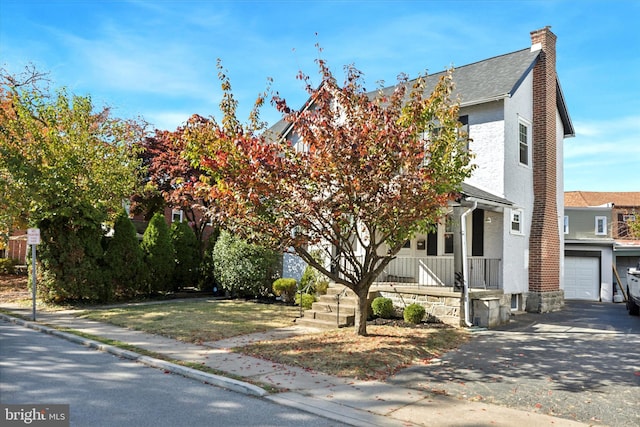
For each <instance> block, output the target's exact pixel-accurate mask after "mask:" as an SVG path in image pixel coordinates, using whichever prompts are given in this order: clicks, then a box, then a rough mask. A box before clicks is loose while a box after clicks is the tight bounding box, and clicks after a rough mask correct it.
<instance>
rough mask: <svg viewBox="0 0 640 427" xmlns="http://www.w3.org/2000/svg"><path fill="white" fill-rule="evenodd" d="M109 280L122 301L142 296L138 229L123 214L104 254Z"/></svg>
mask: <svg viewBox="0 0 640 427" xmlns="http://www.w3.org/2000/svg"><path fill="white" fill-rule="evenodd" d="M104 264H105V280H108V281H109V282H110V286H109V290H110V291H111V292H113V293H114V294H115V296H118V297H129V296H134V295H136V294H138V293H139V292H140V291H141V290H142V289H141V286H142V283H143V279H144V271H145V269H144V263H143V259H142V249H140V243H139V242H138V236H137V234H136V228H135V226H134V225H133V222H131V220H130V219H129V216H128V215H127V213H126V212H125V211H124V210H123V211H122V212H121V213H120V214H119V215H118V217H117V218H116V221H115V223H114V225H113V237H111V239H109V240H108V242H107V250H106V251H105V254H104Z"/></svg>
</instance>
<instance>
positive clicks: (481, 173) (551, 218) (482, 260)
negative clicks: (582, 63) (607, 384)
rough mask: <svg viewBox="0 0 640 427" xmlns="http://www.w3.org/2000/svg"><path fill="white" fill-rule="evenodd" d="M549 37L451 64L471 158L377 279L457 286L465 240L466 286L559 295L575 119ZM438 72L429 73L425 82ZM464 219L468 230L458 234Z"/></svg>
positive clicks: (533, 302) (521, 305)
mask: <svg viewBox="0 0 640 427" xmlns="http://www.w3.org/2000/svg"><path fill="white" fill-rule="evenodd" d="M555 46H556V36H555V35H554V34H553V33H552V32H551V31H550V29H549V27H546V28H543V29H540V30H537V31H533V32H531V45H530V46H527V47H526V48H524V49H522V50H518V51H516V52H511V53H507V54H504V55H501V56H497V57H493V58H489V59H484V60H481V61H478V62H475V63H472V64H469V65H464V66H460V67H457V68H455V70H454V72H453V80H454V83H455V86H456V89H455V92H454V97H455V96H458V97H459V98H460V101H461V108H460V122H461V123H462V125H463V126H464V127H465V130H466V131H467V132H468V135H469V137H470V139H471V141H470V144H469V149H470V150H471V151H472V152H473V153H474V154H475V158H474V160H473V163H475V164H476V165H477V167H476V169H475V171H474V172H473V175H472V176H471V177H470V178H469V179H468V180H467V181H466V182H465V183H464V184H463V187H462V194H461V197H460V199H459V200H458V201H457V202H455V203H452V204H451V206H450V212H449V215H448V216H447V218H444V219H443V220H442V222H441V224H440V225H439V226H438V230H437V232H436V233H433V234H430V235H417V236H415V238H413V239H412V240H411V241H408V242H407V243H406V245H405V247H404V248H403V249H402V250H401V251H400V253H399V254H398V256H397V258H396V259H395V260H394V261H392V263H391V264H390V265H389V266H388V268H387V269H386V270H385V272H384V273H383V274H382V275H380V277H378V283H379V284H381V285H384V284H394V285H395V286H398V285H401V286H402V287H403V288H406V287H411V286H413V287H416V288H427V287H442V288H447V289H450V290H452V292H456V291H458V292H459V285H460V283H459V282H460V278H461V277H463V276H462V275H460V274H456V273H459V272H458V271H457V267H456V265H461V263H459V262H456V259H459V257H460V256H461V255H460V251H459V248H460V247H463V249H464V250H463V251H462V254H463V255H462V256H464V266H465V267H464V269H466V272H464V273H465V276H464V277H466V278H467V279H466V283H467V284H468V286H469V287H470V288H472V289H493V290H496V291H498V292H500V293H501V294H503V295H504V298H503V299H506V300H509V301H511V309H514V310H525V309H526V310H527V311H533V312H545V311H551V310H556V309H558V308H560V307H561V306H562V305H563V301H564V300H563V287H564V283H563V273H562V272H563V265H564V261H563V260H564V255H563V245H564V233H563V217H564V213H563V194H564V193H563V140H564V139H565V138H568V137H572V136H574V128H573V124H572V122H571V119H570V117H569V113H568V110H567V106H566V103H565V99H564V96H563V94H562V90H561V87H560V83H559V80H558V78H557V75H556V66H555V64H556V49H555ZM441 74H442V73H436V74H432V75H430V76H428V83H429V82H431V83H430V85H429V86H428V87H433V85H434V84H435V82H436V81H437V80H438V78H439V77H440V76H441ZM385 90H389V91H391V90H393V88H392V87H390V88H388V89H385ZM427 90H428V89H427ZM281 126H284V125H283V124H282V123H279V124H277V125H275V126H274V128H272V130H273V131H276V132H281V133H282V132H284V131H285V129H284V128H282V129H280V128H279V127H281ZM460 229H462V230H463V231H464V233H463V234H462V235H464V236H465V238H464V240H462V241H458V242H456V239H458V240H461V238H460V237H458V236H460V235H461V233H460V232H459V231H460ZM454 254H455V256H454ZM456 277H458V280H456Z"/></svg>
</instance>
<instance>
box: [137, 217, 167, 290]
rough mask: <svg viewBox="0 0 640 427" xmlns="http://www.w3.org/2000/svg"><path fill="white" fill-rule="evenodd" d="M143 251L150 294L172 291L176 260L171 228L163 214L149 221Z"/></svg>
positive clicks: (142, 245) (143, 237) (144, 236)
mask: <svg viewBox="0 0 640 427" xmlns="http://www.w3.org/2000/svg"><path fill="white" fill-rule="evenodd" d="M141 249H142V252H143V254H144V263H145V265H146V266H147V271H148V275H147V289H148V291H149V293H155V292H167V291H170V290H171V289H172V282H173V271H174V269H175V264H176V260H175V252H174V249H173V244H172V243H171V236H170V234H169V226H167V223H166V222H165V220H164V216H163V215H162V214H161V213H156V214H155V215H153V217H152V218H151V221H149V225H148V226H147V229H146V230H145V231H144V235H143V236H142V244H141Z"/></svg>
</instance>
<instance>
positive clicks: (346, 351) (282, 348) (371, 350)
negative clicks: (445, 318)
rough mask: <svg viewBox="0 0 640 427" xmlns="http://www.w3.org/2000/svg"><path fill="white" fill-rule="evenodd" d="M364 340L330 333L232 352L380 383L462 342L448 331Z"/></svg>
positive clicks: (387, 330)
mask: <svg viewBox="0 0 640 427" xmlns="http://www.w3.org/2000/svg"><path fill="white" fill-rule="evenodd" d="M367 333H368V336H366V337H363V336H357V335H355V333H354V331H353V329H352V328H344V329H334V330H329V331H326V332H321V333H317V334H310V335H308V336H297V337H292V338H289V339H285V340H278V341H261V342H257V343H254V344H251V345H248V346H245V347H242V348H238V349H235V350H236V351H238V352H241V353H244V354H249V355H252V356H256V357H261V358H264V359H267V360H270V361H273V362H278V363H284V364H288V365H293V366H299V367H301V368H307V369H313V370H316V371H320V372H325V373H328V374H332V375H337V376H340V377H349V378H355V379H362V380H373V379H377V380H384V379H385V378H387V377H389V376H390V375H393V374H394V373H396V372H397V371H399V370H400V369H402V368H404V367H407V366H409V365H413V364H422V363H428V362H429V361H430V360H431V359H433V358H436V357H439V356H440V355H441V354H442V353H443V352H446V351H448V350H451V349H453V348H456V347H457V346H459V345H460V344H462V343H463V342H465V341H466V340H467V338H468V335H467V334H466V333H465V332H464V331H462V330H459V329H455V328H451V327H437V328H429V327H401V326H374V325H369V326H367Z"/></svg>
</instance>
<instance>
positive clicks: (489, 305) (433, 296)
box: [370, 284, 511, 328]
mask: <svg viewBox="0 0 640 427" xmlns="http://www.w3.org/2000/svg"><path fill="white" fill-rule="evenodd" d="M377 296H382V297H385V298H389V299H391V301H393V306H394V307H395V308H396V313H397V314H398V315H399V316H402V310H403V309H404V307H406V306H408V305H409V304H414V303H416V304H420V305H422V306H423V307H424V308H425V311H426V314H425V320H426V321H431V322H442V323H446V324H448V325H451V326H455V327H460V326H466V325H465V324H464V300H463V298H462V292H456V291H454V290H453V288H444V287H427V286H421V287H417V286H406V285H405V286H402V285H401V284H398V285H374V286H372V287H371V290H370V299H373V298H375V297H377ZM469 300H470V302H469V306H470V309H471V316H469V318H470V320H471V322H472V323H473V324H474V325H475V326H481V327H487V328H491V327H495V326H499V325H502V324H505V323H509V317H510V315H511V295H505V294H504V293H503V292H502V291H501V290H476V289H472V290H471V291H470V292H469Z"/></svg>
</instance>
